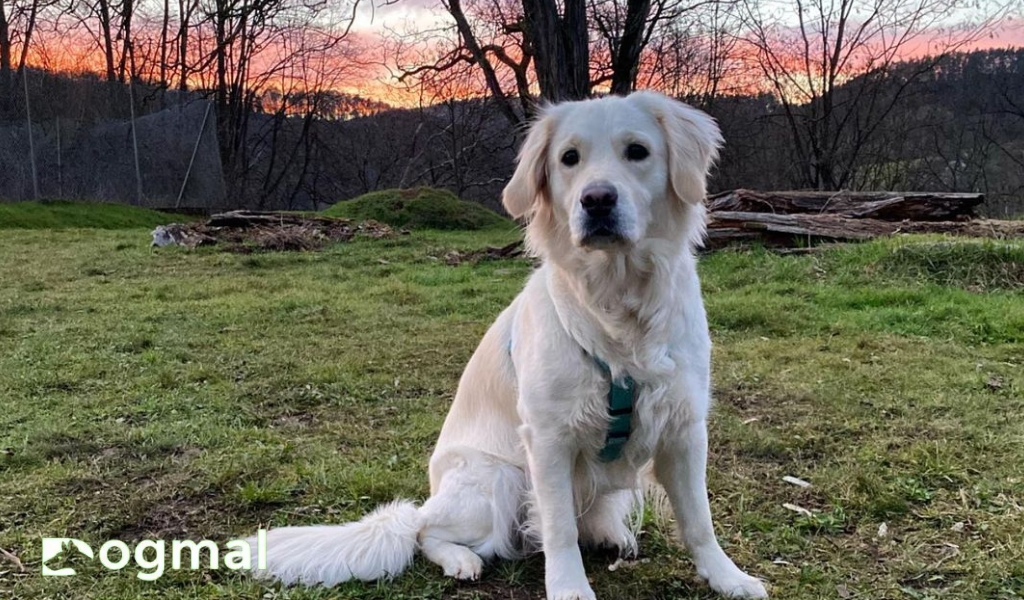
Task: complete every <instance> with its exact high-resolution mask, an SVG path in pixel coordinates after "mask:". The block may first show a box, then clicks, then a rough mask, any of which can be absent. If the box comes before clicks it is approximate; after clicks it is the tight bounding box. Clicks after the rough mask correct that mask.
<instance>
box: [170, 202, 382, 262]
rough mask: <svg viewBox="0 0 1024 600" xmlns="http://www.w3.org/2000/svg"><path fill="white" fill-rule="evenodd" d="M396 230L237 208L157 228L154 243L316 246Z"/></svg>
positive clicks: (255, 247) (233, 247)
mask: <svg viewBox="0 0 1024 600" xmlns="http://www.w3.org/2000/svg"><path fill="white" fill-rule="evenodd" d="M394 234H395V231H394V230H393V229H392V228H391V227H388V226H387V225H385V224H383V223H378V222H376V221H362V222H358V223H357V222H355V221H352V220H350V219H337V218H332V217H323V216H319V215H312V214H303V213H289V212H257V211H244V210H236V211H232V212H227V213H221V214H216V215H213V216H211V217H210V218H209V219H208V220H207V221H206V222H205V223H185V224H182V223H172V224H170V225H164V226H160V227H157V228H156V230H155V231H153V245H154V246H170V245H178V246H185V247H186V248H195V247H196V246H207V245H213V244H224V247H225V249H227V250H229V251H235V252H251V251H254V250H316V249H318V248H320V247H322V246H324V245H325V244H327V243H329V242H347V241H348V240H350V239H352V238H353V237H355V236H357V235H359V236H365V237H371V238H384V237H391V236H393V235H394Z"/></svg>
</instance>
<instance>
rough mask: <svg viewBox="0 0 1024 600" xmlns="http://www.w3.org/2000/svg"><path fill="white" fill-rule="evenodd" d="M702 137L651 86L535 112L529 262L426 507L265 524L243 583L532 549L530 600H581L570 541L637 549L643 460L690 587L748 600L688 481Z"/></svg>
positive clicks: (470, 385)
mask: <svg viewBox="0 0 1024 600" xmlns="http://www.w3.org/2000/svg"><path fill="white" fill-rule="evenodd" d="M720 143H721V135H720V133H719V130H718V127H717V125H716V124H715V122H714V121H713V120H712V119H711V117H709V116H708V115H706V114H704V113H702V112H700V111H698V110H696V109H694V108H691V107H689V106H686V105H685V104H681V103H678V102H676V101H674V100H671V99H669V98H666V97H664V96H662V95H660V94H656V93H651V92H641V93H636V94H633V95H631V96H629V97H626V98H621V97H609V98H602V99H599V100H586V101H582V102H569V103H565V104H559V105H555V106H552V107H549V108H547V109H545V110H544V111H543V114H542V115H541V117H540V118H539V120H537V121H536V123H535V124H534V125H533V127H532V129H531V130H530V133H529V136H528V137H527V139H526V141H525V143H524V144H523V147H522V151H521V153H520V157H519V163H518V167H517V169H516V172H515V174H514V175H513V177H512V180H511V181H510V182H509V184H508V186H507V187H506V188H505V192H504V197H503V202H504V205H505V208H506V209H507V210H508V212H509V213H510V214H512V215H513V216H515V217H517V218H519V217H521V218H526V219H528V220H529V225H528V226H527V242H528V246H529V248H530V249H531V251H532V252H534V253H535V254H536V255H538V256H540V257H541V258H542V259H543V266H542V267H540V268H539V269H538V270H537V271H536V272H534V274H533V275H532V276H531V277H530V280H529V282H528V283H527V284H526V288H525V289H524V290H523V291H522V293H520V294H519V296H518V297H517V298H516V299H515V300H514V301H513V302H512V305H511V306H509V307H508V308H507V309H506V310H505V311H504V312H502V313H501V315H500V316H499V317H498V319H497V321H496V322H495V323H494V325H492V326H491V328H490V330H489V331H488V332H487V334H486V335H485V336H484V339H483V341H482V342H481V343H480V346H479V347H478V348H477V350H476V352H475V353H474V354H473V357H472V358H471V359H470V361H469V364H468V366H467V367H466V371H465V373H464V374H463V376H462V380H461V382H460V383H459V388H458V392H457V394H456V396H455V401H454V403H453V404H452V407H451V411H450V412H449V413H448V418H447V419H446V420H445V423H444V427H443V428H442V430H441V435H440V437H439V438H438V440H437V447H436V448H435V449H434V454H433V456H432V458H431V459H430V493H431V496H430V498H429V499H428V500H427V501H426V502H425V503H424V504H423V505H422V506H420V507H416V506H415V505H414V504H412V503H410V502H395V503H393V504H389V505H387V506H384V507H381V508H379V509H377V510H376V511H375V512H373V513H372V514H370V515H368V516H367V517H365V518H364V519H363V520H361V521H359V522H357V523H349V524H347V525H339V526H320V527H288V528H282V529H276V530H273V531H271V532H270V534H269V537H268V540H267V569H266V570H265V571H261V572H260V573H261V574H263V575H264V576H269V577H274V578H277V579H280V580H281V581H283V582H285V583H304V584H309V585H315V584H323V585H328V586H329V585H333V584H335V583H337V582H341V581H345V580H349V579H362V580H373V579H378V578H385V577H391V576H394V575H396V574H398V573H400V572H401V571H402V570H404V569H405V568H406V567H407V566H408V565H409V564H410V562H411V561H412V558H413V554H414V553H415V551H416V550H417V549H418V550H420V551H421V552H422V553H423V554H424V556H426V557H427V558H428V559H429V560H431V561H433V562H435V563H437V564H438V565H440V566H441V567H442V568H443V569H444V572H445V574H446V575H449V576H452V577H457V578H460V579H476V578H477V577H479V575H480V571H481V569H482V567H483V564H484V561H486V560H489V559H491V558H494V557H502V558H511V557H515V556H518V555H520V554H521V553H522V552H523V551H524V550H525V549H528V548H530V547H531V544H536V543H539V544H540V546H541V547H542V549H543V551H544V556H545V567H546V576H545V580H546V586H547V597H548V599H549V600H569V599H573V600H576V599H579V600H583V599H592V598H594V592H593V591H592V590H591V588H590V584H589V583H588V581H587V576H586V573H585V572H584V569H583V562H582V559H581V556H580V543H583V544H585V545H596V546H601V545H604V546H608V545H611V546H617V547H618V548H619V549H620V551H621V552H623V553H630V552H632V551H635V546H636V538H635V528H634V526H633V525H631V515H635V511H636V509H637V502H638V500H639V499H640V498H641V495H642V488H643V481H642V480H643V477H642V474H643V473H644V472H646V471H648V467H649V466H650V465H652V463H653V473H654V475H655V477H656V479H657V481H658V482H659V483H661V485H662V486H664V488H665V491H666V492H667V496H668V499H669V501H670V502H671V505H672V508H673V512H674V514H675V517H676V519H677V521H678V524H679V529H680V534H681V537H682V541H683V543H684V544H685V546H686V547H687V548H688V549H689V551H690V553H691V554H692V557H693V561H694V563H695V565H696V567H697V572H698V573H699V574H700V576H701V577H703V578H704V579H706V580H707V581H708V583H709V584H710V586H711V587H712V588H714V589H715V590H716V591H718V592H719V593H721V594H723V595H725V596H728V597H733V598H766V597H767V593H766V591H765V588H764V586H763V585H762V583H761V582H760V581H759V580H758V579H755V578H753V577H750V576H749V575H747V574H746V573H744V572H743V571H741V570H740V569H739V568H737V567H736V565H735V564H733V562H732V560H730V559H729V557H728V556H726V554H725V552H723V551H722V548H721V547H720V546H719V544H718V541H717V540H716V538H715V531H714V527H713V525H712V522H711V511H710V508H709V504H708V496H707V489H706V485H705V468H706V463H707V439H708V438H707V425H706V419H707V415H708V405H709V402H710V399H709V383H710V381H709V379H710V375H709V365H710V353H711V341H710V339H709V337H708V326H707V321H706V317H705V314H704V306H703V303H702V302H701V293H700V284H699V282H698V280H697V271H696V267H695V259H694V256H693V248H692V247H693V244H694V243H695V242H696V241H698V240H699V239H700V237H701V236H702V235H703V232H704V208H703V204H702V200H703V198H704V195H705V182H706V178H707V172H708V169H709V168H710V166H711V164H712V162H713V161H714V160H715V158H716V157H717V154H718V147H719V145H720ZM254 564H255V563H254Z"/></svg>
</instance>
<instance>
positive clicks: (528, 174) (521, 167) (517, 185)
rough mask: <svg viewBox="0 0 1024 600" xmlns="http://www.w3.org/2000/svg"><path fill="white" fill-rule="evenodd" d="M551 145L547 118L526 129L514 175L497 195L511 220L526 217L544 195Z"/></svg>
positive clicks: (542, 118)
mask: <svg viewBox="0 0 1024 600" xmlns="http://www.w3.org/2000/svg"><path fill="white" fill-rule="evenodd" d="M550 144H551V119H550V118H548V117H546V116H541V117H540V119H538V120H537V121H535V122H534V123H533V125H532V126H531V127H530V133H529V134H528V135H527V136H526V140H525V141H524V142H523V145H522V147H521V148H520V149H519V158H518V159H517V165H516V172H515V173H513V174H512V179H510V180H509V182H508V184H507V185H506V186H505V191H504V192H502V194H501V203H502V205H503V206H504V207H505V210H506V211H508V214H510V215H512V218H514V219H519V218H521V217H524V216H525V217H529V215H531V214H532V213H533V210H534V207H535V205H536V203H537V202H540V201H544V199H545V198H546V197H547V194H548V167H547V158H548V146H549V145H550Z"/></svg>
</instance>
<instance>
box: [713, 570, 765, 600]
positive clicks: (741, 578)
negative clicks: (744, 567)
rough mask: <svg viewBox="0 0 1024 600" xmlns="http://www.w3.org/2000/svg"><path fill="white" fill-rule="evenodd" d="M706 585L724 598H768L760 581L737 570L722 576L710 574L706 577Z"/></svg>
mask: <svg viewBox="0 0 1024 600" xmlns="http://www.w3.org/2000/svg"><path fill="white" fill-rule="evenodd" d="M708 585H710V586H711V589H713V590H715V591H716V592H718V593H719V594H721V595H723V596H725V597H726V598H767V597H768V590H766V589H765V587H764V583H763V582H762V581H761V580H760V579H758V578H756V577H751V576H750V575H747V574H746V573H744V572H743V571H740V570H739V569H735V570H734V571H733V572H729V573H724V574H717V575H716V574H712V575H711V576H710V577H708Z"/></svg>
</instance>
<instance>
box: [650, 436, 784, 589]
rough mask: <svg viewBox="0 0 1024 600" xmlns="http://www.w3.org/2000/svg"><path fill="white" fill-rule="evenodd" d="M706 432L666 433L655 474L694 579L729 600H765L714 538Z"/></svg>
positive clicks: (757, 585) (755, 582)
mask: <svg viewBox="0 0 1024 600" xmlns="http://www.w3.org/2000/svg"><path fill="white" fill-rule="evenodd" d="M707 461H708V431H707V423H706V422H705V421H698V422H695V423H690V424H688V425H686V426H684V427H682V428H681V429H680V430H677V431H674V432H669V433H667V435H665V436H664V437H663V438H662V440H661V441H660V443H659V446H658V451H657V454H656V455H655V458H654V473H655V475H656V476H657V478H658V481H659V482H660V483H661V485H663V486H664V487H665V491H666V492H668V497H669V501H670V502H671V504H672V510H673V512H674V513H675V516H676V521H677V522H678V523H679V532H680V534H681V535H682V538H683V544H684V545H685V546H686V548H687V550H689V551H690V554H691V555H692V556H693V562H694V565H696V567H697V574H699V575H700V576H701V577H702V578H704V579H706V580H707V582H708V585H710V586H711V588H712V589H714V590H715V591H716V592H718V593H719V594H722V595H723V596H726V597H728V598H767V597H768V592H767V591H765V589H764V585H763V584H762V583H761V582H760V581H759V580H758V579H755V578H754V577H751V576H749V575H747V574H746V573H744V572H743V571H741V570H740V569H739V568H738V567H737V566H736V565H735V563H733V562H732V559H730V558H729V557H728V556H726V554H725V552H724V551H723V550H722V547H721V546H720V545H719V544H718V539H717V538H716V537H715V528H714V525H713V524H712V522H711V506H710V504H709V503H708V490H707Z"/></svg>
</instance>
